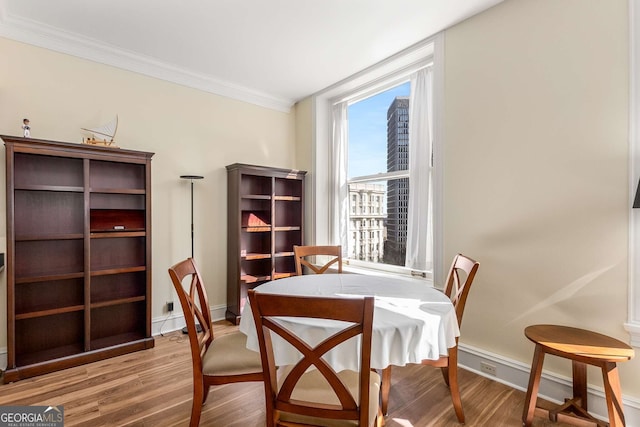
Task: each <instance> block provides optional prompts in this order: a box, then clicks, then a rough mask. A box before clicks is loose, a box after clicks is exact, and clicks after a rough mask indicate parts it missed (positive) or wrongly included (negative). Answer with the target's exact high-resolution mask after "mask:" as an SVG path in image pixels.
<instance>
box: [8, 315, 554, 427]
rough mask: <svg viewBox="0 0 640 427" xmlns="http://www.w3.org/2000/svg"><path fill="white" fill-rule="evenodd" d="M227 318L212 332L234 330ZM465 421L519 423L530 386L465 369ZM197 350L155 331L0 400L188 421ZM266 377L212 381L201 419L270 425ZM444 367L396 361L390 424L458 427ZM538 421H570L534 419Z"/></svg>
mask: <svg viewBox="0 0 640 427" xmlns="http://www.w3.org/2000/svg"><path fill="white" fill-rule="evenodd" d="M235 329H236V327H235V326H231V325H230V324H228V323H226V322H220V323H217V324H216V325H215V327H214V331H215V333H217V334H224V333H228V332H230V331H233V330H235ZM459 381H460V387H461V389H462V402H463V405H464V411H465V416H466V419H467V423H466V426H483V427H484V426H487V427H499V426H514V427H515V426H520V425H522V422H521V416H522V407H523V402H524V393H523V392H521V391H518V390H515V389H512V388H510V387H507V386H505V385H503V384H500V383H497V382H495V381H491V380H489V379H486V378H484V377H481V376H478V375H475V374H473V373H471V372H468V371H465V370H460V378H459ZM191 393H192V388H191V356H190V354H189V346H188V340H187V338H186V335H183V334H182V333H181V332H180V331H176V332H172V333H169V334H166V335H165V336H163V337H157V338H156V346H155V348H153V349H149V350H144V351H139V352H136V353H131V354H128V355H124V356H119V357H115V358H111V359H108V360H104V361H100V362H96V363H92V364H88V365H84V366H79V367H75V368H71V369H67V370H64V371H60V372H55V373H51V374H47V375H42V376H39V377H36V378H30V379H25V380H21V381H17V382H15V383H12V384H5V385H0V405H52V406H57V405H63V406H64V413H65V426H66V427H69V426H87V427H98V426H145V427H158V426H187V425H189V416H190V411H191ZM263 405H264V396H263V388H262V384H260V383H245V384H230V385H224V386H219V387H213V388H212V389H211V392H210V393H209V399H208V400H207V403H206V404H205V406H204V408H203V412H202V419H201V422H200V425H201V426H218V427H231V426H235V427H255V426H264V425H265V422H264V411H263ZM458 425H459V424H458V422H457V420H456V417H455V414H454V412H453V407H452V405H451V399H450V396H449V390H448V388H447V387H446V386H445V384H444V381H443V379H442V375H441V373H440V370H439V369H435V368H432V367H429V366H407V367H403V368H394V370H393V379H392V387H391V396H390V400H389V415H388V416H387V417H386V426H388V427H427V426H458ZM534 425H535V426H537V427H539V426H552V425H553V426H557V427H560V426H564V425H565V424H560V423H558V424H553V423H551V422H549V421H548V420H545V419H543V418H536V419H535V422H534Z"/></svg>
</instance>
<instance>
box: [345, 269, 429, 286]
mask: <svg viewBox="0 0 640 427" xmlns="http://www.w3.org/2000/svg"><path fill="white" fill-rule="evenodd" d="M342 272H343V273H348V274H362V275H368V276H382V277H393V278H395V279H403V280H406V281H409V282H414V283H424V284H427V285H429V286H432V287H433V280H432V279H431V278H425V277H416V276H412V275H411V273H410V272H408V271H406V272H390V271H384V270H381V269H375V268H366V267H364V266H360V265H352V264H349V265H343V266H342Z"/></svg>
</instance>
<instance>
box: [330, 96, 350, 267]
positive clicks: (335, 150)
mask: <svg viewBox="0 0 640 427" xmlns="http://www.w3.org/2000/svg"><path fill="white" fill-rule="evenodd" d="M332 115H333V147H332V155H333V156H332V157H333V162H331V164H332V165H333V171H332V179H333V182H334V186H333V188H334V189H335V192H334V194H333V198H332V203H333V207H332V209H333V213H334V215H331V216H330V218H332V219H333V224H332V227H331V229H332V233H333V236H332V237H333V242H337V243H334V244H340V245H342V256H343V258H345V257H346V256H347V231H348V226H349V188H348V184H347V153H348V152H347V146H348V141H349V122H348V105H347V103H346V102H339V103H337V104H335V105H334V106H333V111H332ZM333 242H332V243H333Z"/></svg>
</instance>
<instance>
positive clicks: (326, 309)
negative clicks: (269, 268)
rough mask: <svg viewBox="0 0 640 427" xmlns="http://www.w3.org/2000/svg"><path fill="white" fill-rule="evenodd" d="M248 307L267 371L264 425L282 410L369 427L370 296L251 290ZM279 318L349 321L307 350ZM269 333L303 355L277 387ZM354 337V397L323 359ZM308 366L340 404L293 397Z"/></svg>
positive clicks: (305, 344)
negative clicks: (356, 384)
mask: <svg viewBox="0 0 640 427" xmlns="http://www.w3.org/2000/svg"><path fill="white" fill-rule="evenodd" d="M249 304H250V306H251V311H252V313H253V319H254V322H255V324H256V330H257V332H258V341H259V344H260V355H261V357H262V366H263V369H264V371H265V372H264V373H265V375H264V377H265V397H266V412H267V414H266V415H267V425H268V426H271V425H272V423H273V422H274V415H275V414H278V413H279V411H283V412H287V413H291V414H297V415H306V416H311V417H317V418H331V419H341V420H357V421H358V422H359V424H358V425H361V426H368V425H369V397H370V394H369V393H370V389H369V380H370V376H371V372H370V371H371V369H370V367H371V331H372V325H373V306H374V298H373V297H363V298H336V297H308V296H291V295H275V294H266V293H259V292H255V291H254V290H249ZM279 316H286V317H304V318H318V319H333V320H340V321H343V322H348V323H347V324H345V329H343V330H341V331H340V332H338V333H336V334H334V335H333V336H331V337H329V338H327V339H325V340H323V341H322V342H320V343H318V344H317V345H315V346H311V345H309V344H308V343H306V342H304V341H303V340H302V339H300V338H299V337H297V336H296V335H295V334H294V333H292V332H291V331H289V330H288V329H286V328H285V327H283V326H282V324H281V323H279V322H278V320H277V319H275V318H276V317H279ZM272 334H276V335H277V336H279V337H280V338H282V339H284V340H286V341H287V342H288V343H290V344H291V345H293V346H294V347H295V348H296V349H297V350H298V351H300V353H301V355H302V359H301V360H300V361H298V363H297V364H295V365H294V366H292V367H291V369H284V371H288V372H287V373H286V376H285V378H280V387H278V382H277V381H278V380H277V376H276V366H275V362H274V355H273V348H272V344H271V343H272ZM355 336H361V345H360V372H359V395H358V397H357V398H356V397H354V396H352V395H351V393H350V392H349V391H348V389H347V386H346V385H345V384H344V383H343V382H342V380H341V379H340V378H339V377H338V374H337V373H336V372H335V371H334V369H333V368H332V367H331V366H330V365H329V364H328V363H326V362H325V360H324V359H322V356H323V355H324V354H325V353H326V352H328V351H329V350H331V349H332V348H334V347H336V346H337V345H339V344H340V343H342V342H344V341H346V340H348V339H350V338H352V337H355ZM312 365H313V367H314V368H316V369H317V371H318V372H319V373H320V374H321V375H322V377H324V379H326V381H327V383H328V384H329V386H330V387H331V390H332V391H333V394H332V395H331V397H332V399H331V400H330V401H334V402H339V403H338V404H329V403H327V402H328V401H327V400H324V401H323V402H320V403H319V402H315V403H314V402H307V401H300V400H296V399H295V398H292V393H294V388H295V387H296V384H297V383H298V381H299V380H300V378H301V376H302V375H303V374H304V373H305V372H306V371H307V369H308V368H309V367H312ZM280 370H281V371H282V370H283V369H280ZM281 375H282V374H281ZM356 399H357V401H356Z"/></svg>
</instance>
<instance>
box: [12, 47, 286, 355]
mask: <svg viewBox="0 0 640 427" xmlns="http://www.w3.org/2000/svg"><path fill="white" fill-rule="evenodd" d="M0 54H1V57H2V60H1V61H0V134H8V135H21V132H22V131H21V128H20V125H21V123H22V119H23V117H28V118H29V119H30V120H31V126H32V130H31V136H32V137H34V138H42V139H52V140H58V141H69V142H80V141H81V140H82V136H83V134H82V132H81V130H80V128H81V127H91V126H96V125H100V124H103V123H106V122H108V121H109V120H111V118H112V117H113V116H114V115H115V114H118V115H119V119H120V124H119V128H118V134H117V140H118V141H117V142H118V144H119V145H120V146H122V147H123V148H128V149H133V150H143V151H151V152H154V153H156V154H155V156H154V157H153V161H152V190H153V197H152V203H153V211H152V215H153V241H152V243H153V313H152V316H153V318H155V319H158V318H161V317H162V316H165V314H164V313H163V312H162V309H163V306H164V304H165V302H166V301H168V300H169V299H172V300H173V301H175V303H176V304H179V302H178V300H177V298H176V297H175V293H174V291H173V287H172V285H171V282H170V280H169V276H168V274H167V268H168V267H169V266H171V265H172V264H173V263H175V262H177V261H179V260H181V259H183V258H186V257H187V256H190V255H191V239H190V212H191V211H190V209H191V205H190V190H189V182H188V181H186V180H181V179H180V178H179V176H180V175H183V174H201V175H204V176H205V178H204V180H202V181H197V182H196V183H195V186H194V193H195V194H194V199H195V209H194V217H195V219H194V222H195V230H196V238H195V257H196V260H197V261H198V262H199V265H200V268H201V272H202V274H203V276H204V280H205V281H206V283H207V288H208V293H209V300H210V303H211V305H212V306H214V307H219V306H226V233H227V231H226V205H227V200H226V194H227V191H226V172H225V165H228V164H231V163H236V162H240V163H251V164H259V165H267V166H277V167H291V168H293V167H294V166H295V159H296V156H295V144H294V138H295V135H294V133H295V113H294V112H292V113H290V114H287V113H282V112H276V111H273V110H270V109H266V108H262V107H257V106H255V105H251V104H247V103H243V102H240V101H234V100H231V99H228V98H223V97H220V96H216V95H212V94H208V93H204V92H201V91H197V90H193V89H189V88H186V87H182V86H179V85H176V84H172V83H168V82H165V81H161V80H157V79H154V78H149V77H145V76H142V75H138V74H135V73H131V72H127V71H123V70H120V69H116V68H112V67H108V66H105V65H100V64H97V63H93V62H90V61H86V60H82V59H78V58H75V57H71V56H68V55H63V54H60V53H55V52H52V51H48V50H45V49H40V48H37V47H33V46H29V45H25V44H22V43H17V42H14V41H11V40H7V39H3V38H0ZM0 153H1V154H0V156H2V158H1V159H0V167H1V168H2V170H4V150H0ZM2 176H4V172H3V173H2ZM0 191H1V194H0V236H2V237H3V238H4V236H5V219H6V218H5V208H4V206H5V197H4V191H5V190H4V185H2V186H0ZM3 248H4V244H3ZM5 298H6V281H5V276H4V274H3V275H2V278H1V279H0V307H3V308H2V309H1V310H0V312H1V313H5V309H4V307H5V304H6V303H5ZM5 322H6V316H4V315H0V347H1V346H4V345H6V323H5Z"/></svg>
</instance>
